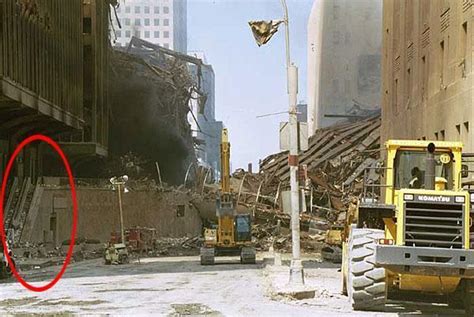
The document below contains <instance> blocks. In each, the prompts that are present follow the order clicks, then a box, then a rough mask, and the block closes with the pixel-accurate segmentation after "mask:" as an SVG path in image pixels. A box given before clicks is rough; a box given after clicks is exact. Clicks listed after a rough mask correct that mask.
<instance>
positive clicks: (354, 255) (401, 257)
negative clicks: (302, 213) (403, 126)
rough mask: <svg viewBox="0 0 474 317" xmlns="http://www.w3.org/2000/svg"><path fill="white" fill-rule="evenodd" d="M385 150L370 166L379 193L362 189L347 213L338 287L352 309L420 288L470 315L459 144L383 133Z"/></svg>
mask: <svg viewBox="0 0 474 317" xmlns="http://www.w3.org/2000/svg"><path fill="white" fill-rule="evenodd" d="M386 150H387V153H386V158H385V163H384V166H383V167H380V168H379V169H378V170H377V171H374V172H378V173H380V174H381V177H382V179H383V180H384V181H383V183H382V185H379V187H380V193H381V195H380V197H378V196H377V195H370V193H371V192H374V191H371V190H366V191H364V192H365V194H364V195H363V197H362V198H361V199H360V201H359V202H358V208H356V209H355V210H354V212H352V213H348V217H347V225H346V228H345V231H344V234H343V237H344V243H343V260H342V272H343V290H344V292H345V293H346V294H347V295H348V296H349V298H350V300H351V303H352V307H353V308H354V309H356V310H383V309H384V306H385V303H386V301H387V298H390V297H392V296H395V295H396V296H397V298H400V296H402V297H403V295H404V294H406V295H411V294H414V293H422V294H424V295H428V296H429V295H437V296H439V295H441V296H444V297H445V298H446V300H447V302H448V304H449V305H451V306H453V307H456V308H465V310H466V313H467V314H468V315H469V316H472V315H474V283H473V278H474V250H473V249H472V248H473V247H474V235H473V236H471V233H472V234H474V228H473V226H472V217H471V204H472V203H474V194H470V192H469V191H467V190H463V189H462V184H461V177H462V175H463V174H464V172H463V170H464V169H463V166H462V162H461V160H462V144H461V143H459V142H444V141H443V142H441V141H433V142H430V141H407V140H398V141H397V140H391V141H388V142H387V143H386ZM364 183H365V182H364ZM373 186H374V185H371V186H369V187H372V189H373V188H374V187H373ZM369 187H366V188H369ZM412 298H413V297H412Z"/></svg>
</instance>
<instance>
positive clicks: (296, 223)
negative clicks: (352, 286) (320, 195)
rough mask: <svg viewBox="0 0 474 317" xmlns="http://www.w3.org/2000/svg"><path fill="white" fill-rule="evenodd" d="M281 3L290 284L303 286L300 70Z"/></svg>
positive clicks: (286, 10) (283, 1)
mask: <svg viewBox="0 0 474 317" xmlns="http://www.w3.org/2000/svg"><path fill="white" fill-rule="evenodd" d="M281 3H282V6H283V11H284V15H285V16H284V23H285V44H286V68H287V86H288V97H289V98H288V99H289V109H288V110H289V111H288V114H289V119H288V124H289V133H290V142H289V147H290V153H289V155H288V165H289V166H290V191H291V195H290V202H291V241H292V256H293V258H292V260H291V265H290V284H291V285H303V284H304V272H303V265H302V263H301V250H300V202H299V201H300V199H299V184H298V117H297V98H298V97H297V96H298V68H297V67H296V66H295V65H294V64H292V63H291V59H290V25H289V24H290V23H289V18H288V7H287V5H286V1H285V0H281Z"/></svg>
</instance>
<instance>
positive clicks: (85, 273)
mask: <svg viewBox="0 0 474 317" xmlns="http://www.w3.org/2000/svg"><path fill="white" fill-rule="evenodd" d="M262 257H263V254H262V255H260V256H259V260H260V259H261V258H262ZM219 262H220V263H219V264H218V265H215V266H212V267H202V266H200V265H199V257H196V256H191V257H163V258H147V259H141V261H140V264H138V263H136V262H135V263H130V264H127V265H122V266H105V265H103V263H102V261H100V260H88V261H85V262H81V263H78V264H74V265H72V266H71V268H70V270H69V272H68V273H67V274H66V275H65V277H64V280H63V281H62V282H61V283H60V284H59V285H58V286H57V287H56V288H55V289H54V291H50V292H46V293H43V294H33V293H25V291H24V289H23V288H22V287H21V286H20V285H18V284H16V283H13V282H12V283H8V284H4V285H2V299H1V300H0V314H2V315H4V314H13V315H16V314H18V315H24V314H54V315H56V316H57V315H66V314H70V313H79V314H94V315H96V314H113V315H143V314H146V315H162V316H165V315H166V316H187V315H205V316H249V315H250V316H257V315H258V316H275V315H276V316H281V315H285V316H308V315H314V314H323V313H324V314H325V315H327V316H346V315H347V316H400V315H402V316H403V315H421V314H422V313H425V314H431V313H434V312H436V313H437V314H438V316H440V315H441V316H459V315H460V314H462V312H460V311H456V310H449V309H448V308H447V307H445V305H430V304H418V303H417V304H415V303H408V304H406V303H401V302H397V301H394V302H391V303H390V305H389V306H388V308H387V312H386V313H381V312H379V313H367V312H365V313H359V314H357V313H354V312H352V311H351V308H350V305H349V303H348V302H347V300H346V297H345V296H343V295H341V287H340V273H339V272H338V267H337V266H336V265H334V264H330V263H320V262H319V261H316V260H309V259H307V260H306V261H305V268H306V280H307V282H308V283H310V284H312V285H314V287H315V289H316V296H315V298H313V299H307V300H302V301H296V300H291V299H288V298H282V297H281V296H278V295H277V294H274V290H275V288H274V287H273V286H272V284H278V283H280V282H281V279H282V278H286V277H287V269H288V267H287V266H285V267H284V268H275V267H267V268H265V267H263V265H262V263H261V262H260V261H259V263H258V264H256V265H250V266H241V265H239V264H236V261H235V259H232V258H222V259H219ZM56 270H57V268H48V269H45V270H40V271H28V272H25V273H23V276H24V277H25V278H26V279H28V280H29V281H35V284H39V283H41V282H45V281H47V279H48V278H51V277H52V275H53V273H54V272H55V271H56Z"/></svg>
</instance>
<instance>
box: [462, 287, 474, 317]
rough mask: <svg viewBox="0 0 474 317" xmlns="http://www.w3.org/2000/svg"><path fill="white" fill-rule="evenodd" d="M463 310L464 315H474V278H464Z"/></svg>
mask: <svg viewBox="0 0 474 317" xmlns="http://www.w3.org/2000/svg"><path fill="white" fill-rule="evenodd" d="M464 310H465V311H466V316H474V280H467V279H466V280H464Z"/></svg>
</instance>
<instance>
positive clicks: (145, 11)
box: [117, 6, 170, 14]
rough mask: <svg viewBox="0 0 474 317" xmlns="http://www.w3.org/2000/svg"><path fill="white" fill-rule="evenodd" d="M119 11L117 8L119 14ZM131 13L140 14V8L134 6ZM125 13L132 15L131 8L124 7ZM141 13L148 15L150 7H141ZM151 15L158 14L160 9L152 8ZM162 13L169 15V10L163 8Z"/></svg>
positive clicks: (165, 7)
mask: <svg viewBox="0 0 474 317" xmlns="http://www.w3.org/2000/svg"><path fill="white" fill-rule="evenodd" d="M121 11H122V8H121V7H118V8H117V12H119V13H120V12H121ZM133 12H134V13H142V7H140V6H135V7H134V10H133ZM125 13H132V7H130V6H126V7H125ZM143 13H145V14H150V13H151V8H150V7H143ZM153 13H156V14H158V13H160V7H153ZM163 13H165V14H167V13H170V8H169V7H167V6H164V7H163Z"/></svg>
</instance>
